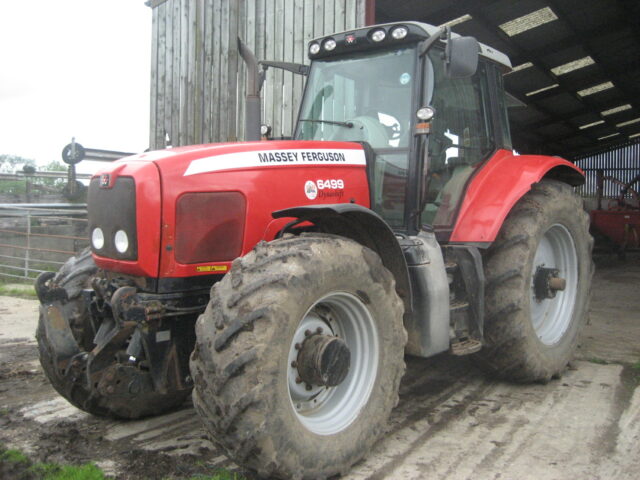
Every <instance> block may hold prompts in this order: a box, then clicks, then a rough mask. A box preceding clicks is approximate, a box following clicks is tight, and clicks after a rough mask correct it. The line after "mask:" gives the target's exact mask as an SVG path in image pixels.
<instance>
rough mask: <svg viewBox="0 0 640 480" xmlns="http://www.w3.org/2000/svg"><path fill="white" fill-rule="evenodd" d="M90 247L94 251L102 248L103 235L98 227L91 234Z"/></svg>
mask: <svg viewBox="0 0 640 480" xmlns="http://www.w3.org/2000/svg"><path fill="white" fill-rule="evenodd" d="M91 245H93V248H95V249H96V250H100V249H101V248H102V247H104V233H102V229H101V228H100V227H96V228H94V229H93V232H91Z"/></svg>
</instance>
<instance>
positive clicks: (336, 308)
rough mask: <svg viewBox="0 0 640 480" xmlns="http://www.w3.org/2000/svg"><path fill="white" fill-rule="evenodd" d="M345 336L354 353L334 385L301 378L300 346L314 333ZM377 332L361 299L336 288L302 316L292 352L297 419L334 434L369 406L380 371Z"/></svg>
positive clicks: (291, 380) (291, 383) (310, 427)
mask: <svg viewBox="0 0 640 480" xmlns="http://www.w3.org/2000/svg"><path fill="white" fill-rule="evenodd" d="M318 329H322V333H323V334H327V335H335V336H338V337H340V338H341V339H342V340H343V341H344V342H345V343H346V344H347V346H348V348H349V351H350V357H351V365H350V368H349V373H348V374H347V376H346V377H345V379H344V380H343V381H342V383H340V384H339V385H337V386H335V387H327V386H319V385H311V389H310V390H308V389H307V385H306V384H305V383H304V382H300V381H299V380H300V377H299V372H298V370H297V368H295V366H294V365H296V363H295V362H296V359H297V357H298V349H296V344H298V346H299V345H300V344H302V342H304V340H305V338H306V335H305V332H306V333H307V335H308V334H309V332H318ZM378 361H379V358H378V332H377V329H376V326H375V322H374V320H373V317H372V316H371V313H370V312H369V310H368V309H367V307H366V306H365V305H364V304H363V303H362V301H361V300H360V299H359V298H357V297H356V296H354V295H352V294H350V293H346V292H334V293H331V294H329V295H326V296H324V297H323V298H321V299H320V300H318V301H317V302H316V303H315V304H314V305H313V306H312V307H311V308H309V310H307V312H306V313H305V315H304V317H303V318H302V320H301V322H300V324H299V325H298V328H297V329H296V332H295V334H294V336H293V339H292V341H291V347H290V349H289V357H288V365H287V368H288V372H287V373H288V375H287V378H288V387H289V398H290V400H291V405H292V407H293V411H294V412H295V415H296V417H297V418H298V420H299V421H300V422H301V423H302V424H303V425H304V426H305V427H306V428H307V430H309V431H311V432H313V433H315V434H318V435H333V434H336V433H338V432H340V431H342V430H344V429H345V428H347V427H348V426H349V425H350V424H351V423H352V422H353V421H354V420H355V419H356V418H357V416H358V414H359V413H360V411H361V410H362V408H363V407H364V406H365V405H366V403H367V401H368V400H369V396H370V395H371V390H372V388H373V384H374V383H375V379H376V376H377V372H378Z"/></svg>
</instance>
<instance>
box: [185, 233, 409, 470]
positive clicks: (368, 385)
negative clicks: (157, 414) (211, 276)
mask: <svg viewBox="0 0 640 480" xmlns="http://www.w3.org/2000/svg"><path fill="white" fill-rule="evenodd" d="M402 313H403V305H402V302H401V300H400V298H399V297H398V295H397V293H396V292H395V284H394V280H393V277H392V275H391V273H389V271H388V270H386V269H385V268H384V267H383V265H382V262H381V261H380V258H379V257H378V256H377V255H376V254H375V253H374V252H372V251H371V250H369V249H367V248H365V247H362V246H361V245H359V244H357V243H355V242H353V241H350V240H345V239H343V238H340V237H335V236H330V235H308V236H302V237H296V238H289V239H283V240H276V241H274V242H271V243H267V244H260V245H258V246H257V247H256V249H254V251H253V252H251V253H249V254H248V255H247V256H246V257H244V258H242V259H238V260H236V261H235V262H234V264H233V268H232V270H231V273H230V274H229V275H227V276H226V277H225V278H224V279H223V280H222V281H221V282H219V283H218V284H216V285H215V286H214V287H213V289H212V293H211V301H210V304H209V306H208V307H207V310H206V311H205V313H204V314H203V315H202V316H201V317H200V319H199V320H198V322H197V325H196V335H197V342H196V349H195V351H194V353H193V355H192V358H191V371H192V375H193V377H194V381H195V389H194V394H193V398H194V404H195V406H196V409H197V410H198V412H199V413H200V415H201V416H202V418H203V419H204V421H205V425H206V427H207V428H208V430H209V432H210V433H211V436H212V439H213V440H214V441H215V442H217V443H219V444H220V445H221V446H222V447H223V448H224V449H225V450H226V451H227V453H228V454H229V456H230V457H231V458H232V459H234V460H235V461H237V462H239V463H241V464H243V465H245V466H248V467H249V468H252V469H254V470H257V471H258V472H259V473H260V474H261V475H264V476H276V477H281V478H290V477H293V478H314V479H315V478H326V477H328V476H331V475H335V474H338V473H344V472H346V471H347V470H348V469H349V468H350V467H351V465H353V464H354V463H355V462H356V461H358V460H359V459H360V458H362V457H363V456H364V455H365V454H366V452H367V451H368V450H369V448H370V447H371V445H372V444H373V442H375V440H376V439H377V438H378V437H379V436H380V435H381V434H382V433H383V431H384V428H385V425H386V421H387V418H388V416H389V413H390V411H391V409H392V408H393V407H394V406H395V404H396V403H397V401H398V393H397V392H398V386H399V382H400V378H401V376H402V374H403V372H404V360H403V351H404V344H405V341H406V334H405V332H404V328H403V325H402Z"/></svg>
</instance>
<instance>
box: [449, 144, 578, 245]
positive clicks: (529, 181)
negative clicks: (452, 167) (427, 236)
mask: <svg viewBox="0 0 640 480" xmlns="http://www.w3.org/2000/svg"><path fill="white" fill-rule="evenodd" d="M543 178H553V179H556V180H560V181H562V182H565V183H568V184H569V185H571V186H574V187H575V186H578V185H582V184H583V183H584V181H585V180H584V172H583V171H582V170H580V169H579V168H578V167H576V166H575V165H574V164H573V163H571V162H568V161H567V160H564V159H562V158H559V157H547V156H542V155H514V154H513V153H512V152H510V151H507V150H500V151H498V153H496V155H494V156H493V158H491V159H490V160H489V161H488V162H487V163H486V164H484V166H483V167H482V169H481V170H480V171H479V172H478V173H477V174H476V175H475V176H474V177H473V179H472V180H471V182H470V184H469V187H468V188H467V192H466V195H465V198H464V200H463V202H462V206H461V207H460V212H459V214H458V218H457V220H456V223H455V226H454V228H453V232H452V233H451V237H450V238H449V241H450V242H451V243H475V244H480V245H482V244H486V245H487V246H488V244H489V243H491V242H493V241H494V240H495V239H496V236H497V235H498V232H499V231H500V228H501V227H502V223H503V222H504V220H505V218H506V217H507V215H508V214H509V212H510V211H511V209H512V208H513V206H514V205H515V204H516V202H517V201H518V200H520V198H522V196H523V195H524V194H525V193H527V192H528V191H529V190H531V185H533V184H534V183H537V182H539V181H540V180H542V179H543Z"/></svg>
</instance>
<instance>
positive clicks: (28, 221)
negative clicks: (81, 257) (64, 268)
mask: <svg viewBox="0 0 640 480" xmlns="http://www.w3.org/2000/svg"><path fill="white" fill-rule="evenodd" d="M88 244H89V241H88V237H87V208H86V205H85V204H67V203H55V204H0V280H5V281H7V280H14V281H18V280H22V281H25V280H26V281H32V280H33V279H35V278H36V277H37V276H38V275H39V274H40V273H41V272H45V271H56V270H58V269H59V268H60V266H61V265H62V264H63V263H64V262H65V261H66V260H67V258H69V257H70V256H72V255H75V254H76V253H77V252H79V251H80V250H82V249H83V248H85V247H86V246H88Z"/></svg>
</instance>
